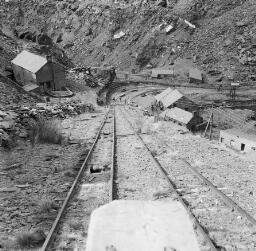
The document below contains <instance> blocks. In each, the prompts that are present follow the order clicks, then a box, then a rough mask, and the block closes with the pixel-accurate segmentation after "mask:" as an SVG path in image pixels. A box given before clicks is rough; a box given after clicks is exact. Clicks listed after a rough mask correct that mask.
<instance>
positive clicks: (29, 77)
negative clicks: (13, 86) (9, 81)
mask: <svg viewBox="0 0 256 251" xmlns="http://www.w3.org/2000/svg"><path fill="white" fill-rule="evenodd" d="M12 68H13V72H14V77H15V80H16V81H17V82H18V83H20V84H21V85H26V84H28V83H33V84H36V83H37V81H36V75H35V74H34V73H32V72H30V71H28V70H26V69H24V68H22V67H20V66H18V65H14V64H13V65H12Z"/></svg>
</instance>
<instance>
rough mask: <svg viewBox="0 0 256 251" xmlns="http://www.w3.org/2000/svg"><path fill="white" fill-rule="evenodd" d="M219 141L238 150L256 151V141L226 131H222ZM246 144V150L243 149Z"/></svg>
mask: <svg viewBox="0 0 256 251" xmlns="http://www.w3.org/2000/svg"><path fill="white" fill-rule="evenodd" d="M219 142H220V143H221V144H224V145H226V146H228V147H231V148H233V149H235V150H238V151H244V152H250V151H252V150H255V151H256V142H254V141H251V140H248V139H245V138H241V137H240V136H235V135H232V134H229V133H227V132H225V131H220V139H219ZM243 144H244V150H242V147H243Z"/></svg>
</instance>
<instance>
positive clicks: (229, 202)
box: [180, 158, 256, 225]
mask: <svg viewBox="0 0 256 251" xmlns="http://www.w3.org/2000/svg"><path fill="white" fill-rule="evenodd" d="M180 160H181V161H182V162H183V163H184V164H186V166H187V168H188V169H189V170H190V171H191V172H192V173H193V174H194V175H195V176H196V177H197V178H198V179H199V180H201V181H202V182H203V183H204V184H206V185H207V186H209V187H210V188H211V190H212V191H213V192H214V193H215V194H216V195H218V196H219V197H221V199H222V200H223V202H224V203H225V204H226V205H227V206H229V207H231V209H233V210H234V209H235V210H236V211H237V212H239V213H240V214H241V215H242V216H244V217H245V218H247V220H248V221H249V222H250V223H252V224H253V225H256V220H255V219H254V218H253V217H252V216H251V215H250V214H249V213H248V212H246V211H245V210H244V209H243V208H241V207H240V206H239V205H237V204H236V203H235V202H234V201H233V200H232V199H230V198H229V197H228V196H227V195H225V194H224V193H223V192H221V191H220V190H218V189H217V188H216V186H214V184H213V183H212V182H211V181H209V180H208V179H206V178H205V177H204V176H203V175H202V174H201V173H199V171H198V170H197V169H196V168H195V167H193V166H192V165H191V164H190V163H189V162H188V161H187V160H185V159H184V158H180Z"/></svg>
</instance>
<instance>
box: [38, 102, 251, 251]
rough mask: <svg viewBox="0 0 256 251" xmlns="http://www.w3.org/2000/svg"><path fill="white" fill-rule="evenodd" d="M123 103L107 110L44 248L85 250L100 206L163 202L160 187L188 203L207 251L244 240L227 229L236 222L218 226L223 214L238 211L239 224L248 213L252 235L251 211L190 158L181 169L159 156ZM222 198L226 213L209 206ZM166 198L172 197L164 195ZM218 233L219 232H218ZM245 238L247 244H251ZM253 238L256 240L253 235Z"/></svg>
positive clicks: (187, 206) (221, 203)
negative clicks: (118, 201) (93, 215)
mask: <svg viewBox="0 0 256 251" xmlns="http://www.w3.org/2000/svg"><path fill="white" fill-rule="evenodd" d="M121 107H122V106H116V108H115V107H113V109H111V112H110V111H109V112H108V113H107V114H106V116H105V118H104V120H103V122H102V124H101V126H100V128H99V130H98V132H97V135H96V137H95V140H94V143H93V145H92V147H91V149H90V151H89V153H88V155H87V156H86V158H85V160H84V162H83V164H82V165H81V168H80V170H79V172H78V175H77V177H76V179H75V181H74V183H73V185H72V187H71V189H70V191H69V193H68V195H67V198H66V200H65V201H64V203H63V206H62V208H61V210H60V212H59V214H58V216H57V218H56V220H55V222H54V224H53V226H52V228H51V230H50V232H49V234H48V236H47V238H46V241H45V243H44V245H43V247H42V249H41V250H43V251H44V250H63V248H71V249H72V248H73V249H82V250H84V249H85V247H86V235H87V229H88V224H89V218H90V214H91V212H92V211H93V210H94V209H96V208H97V207H99V206H101V205H103V204H106V203H108V202H109V201H112V200H115V199H125V200H126V199H129V200H131V199H132V200H134V199H135V200H140V199H142V200H154V199H158V200H161V199H162V198H161V196H160V197H157V196H156V194H157V193H158V190H159V189H160V190H161V191H167V190H168V191H169V194H168V193H167V194H168V195H167V197H169V199H171V200H173V199H177V200H178V201H180V203H181V204H182V205H183V206H184V207H185V209H186V210H187V212H188V214H189V215H190V217H191V218H192V220H193V223H194V227H195V229H196V231H197V233H198V234H199V235H200V237H199V243H200V245H201V248H202V250H220V247H224V246H225V244H226V243H227V242H228V238H230V239H229V242H232V241H234V240H235V238H238V236H237V235H236V234H233V235H232V233H231V235H230V234H229V229H227V227H230V226H231V224H226V222H224V228H221V227H219V228H218V226H217V227H216V224H215V225H214V224H213V222H214V220H216V217H217V216H218V214H219V215H220V219H217V222H218V224H221V223H223V222H221V221H222V220H223V221H224V218H223V217H224V216H225V215H231V214H232V215H235V214H234V212H233V211H235V212H236V213H238V215H237V214H236V215H235V216H232V217H227V219H228V220H232V222H233V225H234V226H235V224H236V222H237V216H239V217H240V216H242V217H243V223H242V225H241V224H240V228H241V226H245V223H244V222H245V221H246V223H250V226H249V225H248V224H247V225H246V226H247V227H248V229H246V230H245V232H244V233H243V234H245V235H246V234H248V233H249V231H250V230H251V226H252V225H253V226H256V221H255V219H254V218H253V217H252V216H251V215H249V214H248V213H247V212H246V211H245V210H244V209H242V208H241V207H239V205H237V204H236V203H235V202H234V201H233V200H231V199H230V198H229V197H227V196H226V195H225V194H224V193H222V192H221V191H220V190H218V189H217V188H216V187H215V186H214V184H212V183H211V182H210V181H209V180H208V179H206V178H205V177H204V176H202V175H201V174H200V173H199V172H198V171H197V170H196V169H195V168H194V167H193V166H191V165H190V164H189V163H188V162H187V160H185V159H183V158H179V159H178V160H177V163H180V164H181V165H182V167H183V168H182V169H181V168H180V166H179V165H176V166H175V165H173V166H172V167H171V168H170V167H168V166H166V164H165V163H164V162H162V161H161V160H160V159H158V158H156V157H155V156H154V154H153V153H152V151H151V150H150V148H149V146H148V145H147V144H146V143H145V141H144V139H143V136H142V135H141V134H139V133H138V132H137V131H136V129H135V128H134V126H133V124H132V122H131V121H130V120H129V119H128V118H127V117H128V115H129V114H128V112H127V111H126V112H125V111H124V109H123V108H121ZM116 116H117V117H118V119H116ZM156 166H157V167H158V168H157V169H156V168H155V167H156ZM184 167H185V168H184ZM181 170H182V171H184V170H185V171H186V172H187V173H189V175H188V174H187V173H186V175H187V176H186V178H185V179H182V180H179V177H181ZM188 171H189V172H188ZM183 175H184V174H183ZM194 182H195V183H194ZM191 187H192V189H193V188H195V187H197V188H198V189H199V190H200V191H199V192H200V193H197V194H196V196H197V198H195V196H191V195H195V192H193V191H191ZM189 196H190V197H189ZM216 196H218V198H220V199H221V201H222V202H220V206H219V208H218V210H221V212H220V211H217V212H214V213H213V214H211V213H210V212H209V210H208V211H207V207H210V206H212V204H214V202H213V201H215V199H216ZM163 199H168V198H166V196H164V198H163ZM200 200H201V202H206V207H203V203H199V201H200ZM227 206H228V207H229V209H228V207H227ZM224 207H225V208H224ZM202 212H203V213H202ZM240 221H241V220H240ZM206 222H207V223H206ZM240 223H241V222H240ZM213 228H216V229H214V230H213ZM234 231H236V229H235V227H234ZM212 232H217V234H215V235H212ZM231 232H232V229H231ZM223 233H224V234H225V235H226V236H227V238H224V240H223V239H221V241H219V240H218V238H219V237H220V234H223ZM225 241H226V242H225ZM243 241H244V240H242V243H244V244H245V246H246V244H247V243H245V242H243ZM249 241H252V238H251V239H249ZM234 246H235V245H234ZM240 247H241V245H240ZM232 248H233V247H232ZM227 250H240V249H227ZM249 250H250V249H249ZM252 250H253V249H252Z"/></svg>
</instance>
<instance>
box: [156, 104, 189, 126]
mask: <svg viewBox="0 0 256 251" xmlns="http://www.w3.org/2000/svg"><path fill="white" fill-rule="evenodd" d="M160 116H161V117H163V118H164V117H168V118H170V119H174V120H176V121H178V122H181V123H183V124H185V125H187V124H188V123H189V122H190V121H191V119H192V118H193V113H191V112H187V111H184V110H182V109H180V108H178V107H174V108H172V109H166V110H165V111H164V112H162V113H161V114H160Z"/></svg>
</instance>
